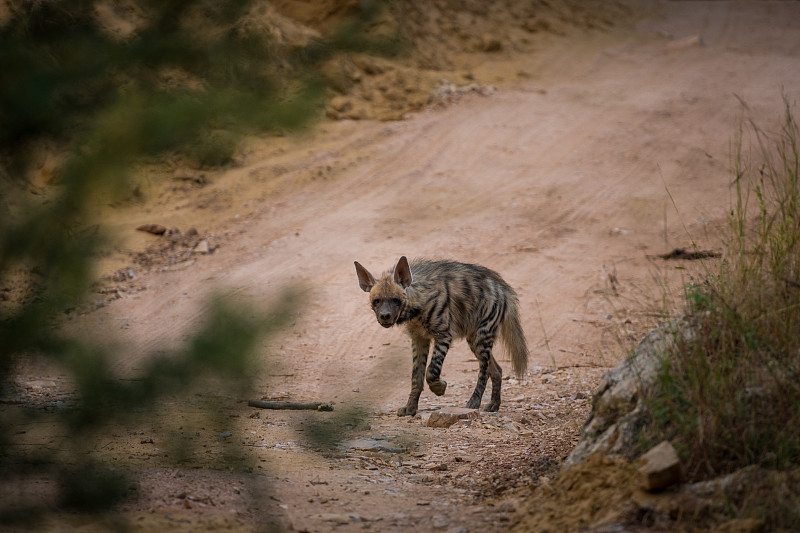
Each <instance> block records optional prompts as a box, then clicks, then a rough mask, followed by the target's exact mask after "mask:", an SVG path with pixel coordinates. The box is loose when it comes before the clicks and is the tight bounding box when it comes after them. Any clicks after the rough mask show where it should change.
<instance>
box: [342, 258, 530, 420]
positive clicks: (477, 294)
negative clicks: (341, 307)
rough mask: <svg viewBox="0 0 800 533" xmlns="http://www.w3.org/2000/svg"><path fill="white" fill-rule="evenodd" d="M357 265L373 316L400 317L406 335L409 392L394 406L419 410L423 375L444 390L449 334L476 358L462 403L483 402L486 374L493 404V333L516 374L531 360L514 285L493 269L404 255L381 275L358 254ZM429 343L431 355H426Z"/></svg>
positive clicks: (497, 377) (496, 382)
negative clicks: (476, 365) (473, 379)
mask: <svg viewBox="0 0 800 533" xmlns="http://www.w3.org/2000/svg"><path fill="white" fill-rule="evenodd" d="M355 265H356V273H357V274H358V283H359V286H360V287H361V289H362V290H363V291H365V292H368V293H369V296H370V303H371V305H372V310H373V311H374V312H375V317H376V319H377V320H378V323H379V324H380V325H381V326H383V327H386V328H389V327H392V326H394V325H401V324H402V325H405V326H406V329H407V331H408V334H409V336H410V337H411V344H412V351H413V357H414V361H413V369H412V373H411V394H409V396H408V403H407V404H406V406H405V407H402V408H401V409H399V410H398V412H397V414H398V415H400V416H403V415H414V414H416V412H417V405H418V402H419V396H420V394H421V393H422V388H423V382H424V381H426V382H427V383H428V388H429V389H430V390H431V391H432V392H433V393H434V394H436V395H438V396H441V395H442V394H444V392H445V389H446V388H447V382H445V381H444V380H442V379H441V378H440V376H441V372H442V364H443V363H444V358H445V356H446V355H447V351H448V350H449V349H450V346H451V344H452V342H453V341H455V340H457V339H461V338H466V340H467V344H468V345H469V347H470V349H471V350H472V353H474V354H475V357H477V358H478V362H479V371H478V383H477V385H475V391H474V392H473V393H472V396H471V397H470V399H469V401H468V402H467V407H468V408H471V409H477V408H479V407H480V403H481V398H482V397H483V392H484V390H485V389H486V383H487V378H488V377H490V378H491V380H492V395H491V400H490V401H489V404H488V405H487V406H486V410H488V411H497V410H498V409H499V408H500V386H501V378H502V370H501V369H500V365H498V364H497V361H496V360H495V358H494V356H493V355H492V348H493V346H494V343H495V341H496V340H497V339H498V338H500V339H501V340H502V341H503V343H504V344H505V346H506V348H507V350H508V352H509V353H510V355H511V364H512V367H513V370H514V373H515V374H517V376H521V375H522V374H523V373H524V372H525V369H526V368H527V366H528V346H527V343H526V342H525V334H524V333H523V331H522V325H521V324H520V320H519V312H518V301H517V295H516V293H515V292H514V289H512V288H511V287H510V286H509V285H508V283H506V282H505V281H503V279H502V278H501V277H500V275H499V274H497V272H494V271H492V270H489V269H488V268H485V267H482V266H478V265H470V264H466V263H457V262H455V261H426V260H415V261H413V262H412V263H411V264H410V265H409V263H408V260H407V259H406V258H405V257H401V258H400V261H398V263H397V266H395V268H394V270H392V271H390V272H386V273H385V274H384V275H383V276H381V277H380V278H379V279H376V278H375V277H373V276H372V274H370V273H369V272H368V271H367V270H366V269H365V268H364V267H363V266H361V265H360V264H359V263H358V262H356V263H355ZM431 343H433V355H432V357H431V360H430V363H428V354H429V352H430V346H431ZM426 366H427V372H426Z"/></svg>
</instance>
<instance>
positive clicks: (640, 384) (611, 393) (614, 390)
mask: <svg viewBox="0 0 800 533" xmlns="http://www.w3.org/2000/svg"><path fill="white" fill-rule="evenodd" d="M687 331H688V328H687V327H686V324H685V323H683V322H680V323H678V322H670V323H667V324H664V325H662V326H659V327H658V328H656V329H654V330H653V331H651V332H650V333H648V334H647V336H646V337H645V338H644V339H642V341H641V342H640V343H639V345H638V346H637V347H636V348H635V349H634V350H633V351H632V352H631V353H630V354H629V355H628V357H626V358H625V360H624V361H622V362H621V363H620V364H619V365H617V366H616V367H615V368H613V369H611V370H609V371H608V372H606V373H605V375H604V376H603V379H602V380H601V381H600V386H599V387H598V389H597V391H596V392H595V394H594V399H593V404H592V414H591V416H590V417H589V420H588V421H587V422H586V424H585V425H584V427H583V431H582V432H581V439H580V441H579V442H578V445H577V446H576V447H575V449H574V450H573V451H572V453H570V455H569V456H568V457H567V459H566V461H565V465H564V466H566V467H568V466H571V465H574V464H576V463H580V462H582V461H583V460H584V459H586V458H587V457H589V456H590V455H592V454H594V453H597V452H603V453H605V454H607V455H609V456H612V457H631V456H632V454H633V451H634V445H635V443H636V441H637V438H638V433H639V430H640V429H641V428H642V426H643V425H644V424H645V422H646V414H647V410H646V409H647V408H646V405H645V401H644V399H645V398H646V397H647V395H650V394H652V393H653V392H654V391H655V387H657V385H658V373H659V371H660V370H661V369H662V367H663V365H664V361H665V360H666V359H665V358H666V357H668V354H669V353H670V352H672V351H673V350H674V347H675V341H676V339H677V338H678V335H685V334H686V332H687Z"/></svg>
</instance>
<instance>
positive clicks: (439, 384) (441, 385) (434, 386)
mask: <svg viewBox="0 0 800 533" xmlns="http://www.w3.org/2000/svg"><path fill="white" fill-rule="evenodd" d="M428 388H429V389H430V390H431V392H432V393H434V394H435V395H436V396H441V395H442V394H444V391H445V389H447V382H446V381H445V380H443V379H440V380H438V381H431V382H429V383H428Z"/></svg>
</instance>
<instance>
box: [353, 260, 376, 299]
mask: <svg viewBox="0 0 800 533" xmlns="http://www.w3.org/2000/svg"><path fill="white" fill-rule="evenodd" d="M354 263H355V265H356V274H358V286H359V287H361V290H362V291H364V292H369V291H370V289H372V287H373V286H374V285H375V278H374V277H372V274H370V273H369V272H367V269H366V268H364V267H362V266H361V265H360V264H359V263H358V261H354Z"/></svg>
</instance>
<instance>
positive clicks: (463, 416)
mask: <svg viewBox="0 0 800 533" xmlns="http://www.w3.org/2000/svg"><path fill="white" fill-rule="evenodd" d="M479 417H480V413H479V412H478V410H477V409H467V408H466V407H442V408H441V409H439V411H436V412H433V413H431V414H430V416H429V417H428V419H427V420H426V421H425V425H426V426H427V427H429V428H449V427H450V426H452V425H453V424H455V423H456V422H458V421H459V420H472V419H475V418H479Z"/></svg>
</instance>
